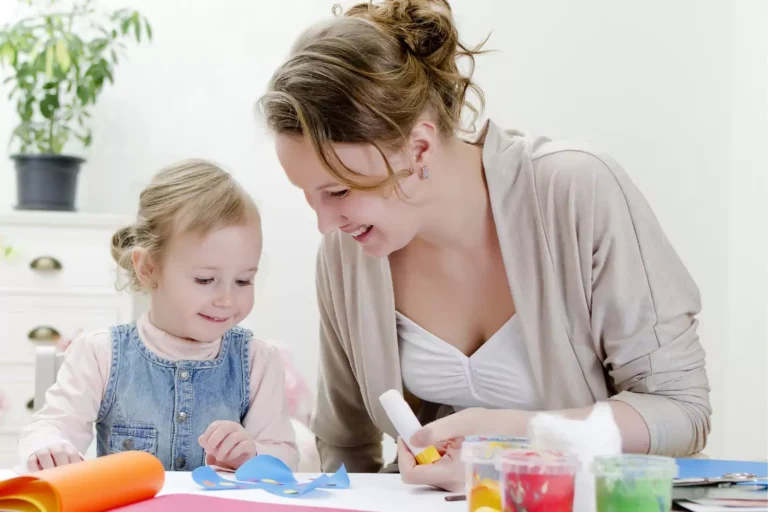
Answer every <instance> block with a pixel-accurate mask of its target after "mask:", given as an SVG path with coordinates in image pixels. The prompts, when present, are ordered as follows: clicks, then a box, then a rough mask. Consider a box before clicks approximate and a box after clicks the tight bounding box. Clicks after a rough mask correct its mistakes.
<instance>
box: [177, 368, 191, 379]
mask: <svg viewBox="0 0 768 512" xmlns="http://www.w3.org/2000/svg"><path fill="white" fill-rule="evenodd" d="M179 378H180V379H181V380H187V379H189V372H188V371H187V370H181V371H180V372H179Z"/></svg>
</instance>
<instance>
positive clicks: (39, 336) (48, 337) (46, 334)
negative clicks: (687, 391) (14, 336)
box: [27, 325, 61, 341]
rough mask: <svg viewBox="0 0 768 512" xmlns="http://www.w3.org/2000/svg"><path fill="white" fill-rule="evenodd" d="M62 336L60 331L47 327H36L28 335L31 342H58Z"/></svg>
mask: <svg viewBox="0 0 768 512" xmlns="http://www.w3.org/2000/svg"><path fill="white" fill-rule="evenodd" d="M60 336H61V335H60V334H59V331H57V330H56V329H54V328H53V327H48V326H45V325H43V326H40V327H35V328H34V329H32V330H31V331H29V334H28V335H27V337H28V338H29V339H30V340H31V341H56V340H58V339H59V337H60Z"/></svg>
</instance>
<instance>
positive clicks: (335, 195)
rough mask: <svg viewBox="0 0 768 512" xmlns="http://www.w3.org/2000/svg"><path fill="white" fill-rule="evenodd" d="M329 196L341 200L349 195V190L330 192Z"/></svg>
mask: <svg viewBox="0 0 768 512" xmlns="http://www.w3.org/2000/svg"><path fill="white" fill-rule="evenodd" d="M328 195H329V196H331V197H333V198H335V199H341V198H343V197H347V195H349V189H344V190H334V191H329V192H328Z"/></svg>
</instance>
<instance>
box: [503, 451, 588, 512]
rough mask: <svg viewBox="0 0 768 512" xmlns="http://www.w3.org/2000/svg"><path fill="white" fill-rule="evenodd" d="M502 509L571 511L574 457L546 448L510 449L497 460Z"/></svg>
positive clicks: (510, 511)
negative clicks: (499, 473)
mask: <svg viewBox="0 0 768 512" xmlns="http://www.w3.org/2000/svg"><path fill="white" fill-rule="evenodd" d="M496 464H497V468H498V469H499V470H500V471H501V504H502V510H504V512H545V511H546V512H571V511H572V510H573V498H574V494H575V479H576V473H577V472H578V471H579V469H580V468H581V464H580V463H579V459H578V457H576V456H575V455H573V454H569V453H563V452H553V451H547V450H514V451H510V452H506V453H504V454H502V455H501V456H500V457H499V459H498V460H497V463H496Z"/></svg>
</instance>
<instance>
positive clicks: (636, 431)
mask: <svg viewBox="0 0 768 512" xmlns="http://www.w3.org/2000/svg"><path fill="white" fill-rule="evenodd" d="M610 405H611V409H612V411H613V418H614V420H615V421H616V424H617V425H618V427H619V432H621V441H622V451H623V452H625V453H648V450H649V449H650V446H651V433H650V432H649V430H648V425H646V424H645V420H643V417H642V416H640V414H639V413H638V412H637V411H636V410H635V409H634V408H633V407H632V406H631V405H629V404H625V403H624V402H619V401H611V402H610ZM592 407H593V406H591V405H590V406H588V407H580V408H578V409H563V410H559V411H542V412H546V413H547V414H558V415H560V416H564V417H566V418H570V419H574V420H584V419H586V418H587V417H588V416H589V414H590V413H591V412H592ZM488 413H489V414H490V415H491V416H490V418H489V421H488V426H489V427H490V426H492V427H493V428H494V429H498V428H499V427H500V426H501V425H504V427H503V429H504V430H505V431H504V432H497V434H505V435H512V436H526V435H528V422H529V421H530V420H531V418H533V417H534V416H535V415H536V414H538V413H537V412H529V411H518V410H489V411H488Z"/></svg>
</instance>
